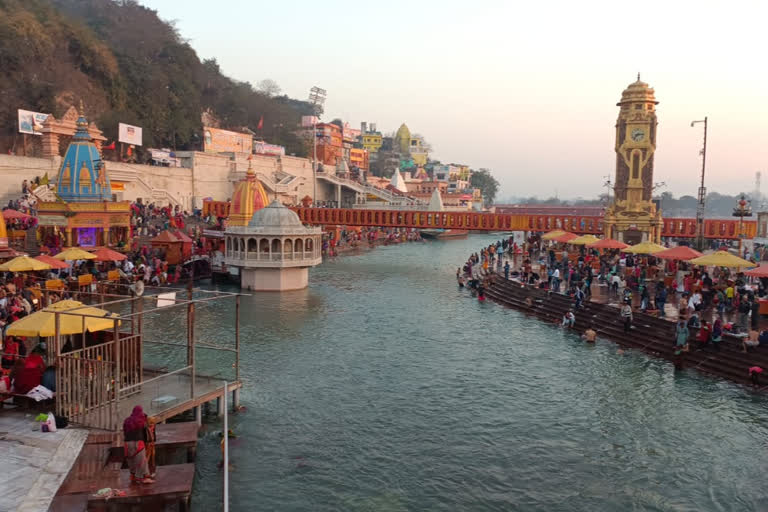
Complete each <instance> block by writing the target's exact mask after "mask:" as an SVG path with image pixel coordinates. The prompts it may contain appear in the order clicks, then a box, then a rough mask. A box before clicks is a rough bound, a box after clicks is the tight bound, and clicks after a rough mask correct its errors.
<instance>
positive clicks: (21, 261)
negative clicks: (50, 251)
mask: <svg viewBox="0 0 768 512" xmlns="http://www.w3.org/2000/svg"><path fill="white" fill-rule="evenodd" d="M50 268H51V266H50V265H49V264H47V263H43V262H42V261H40V260H36V259H35V258H30V257H29V256H16V257H15V258H13V259H12V260H10V261H6V262H5V263H3V264H2V265H0V271H2V272H31V271H33V270H48V269H50Z"/></svg>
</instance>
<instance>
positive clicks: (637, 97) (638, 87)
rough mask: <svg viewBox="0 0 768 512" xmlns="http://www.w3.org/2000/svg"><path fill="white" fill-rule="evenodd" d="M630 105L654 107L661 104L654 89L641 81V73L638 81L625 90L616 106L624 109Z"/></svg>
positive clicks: (638, 75)
mask: <svg viewBox="0 0 768 512" xmlns="http://www.w3.org/2000/svg"><path fill="white" fill-rule="evenodd" d="M630 103H650V104H653V105H658V104H659V102H658V101H656V95H655V93H654V90H653V88H651V87H650V86H649V85H648V84H647V83H645V82H643V81H641V80H640V73H638V74H637V80H636V81H634V82H632V83H631V84H629V85H628V86H627V88H626V89H624V92H622V93H621V101H620V102H618V103H617V104H616V105H617V106H619V107H623V106H626V105H629V104H630Z"/></svg>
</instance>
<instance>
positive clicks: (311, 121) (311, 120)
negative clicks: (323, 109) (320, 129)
mask: <svg viewBox="0 0 768 512" xmlns="http://www.w3.org/2000/svg"><path fill="white" fill-rule="evenodd" d="M317 123H318V119H317V116H301V127H302V128H312V126H314V125H316V124H317Z"/></svg>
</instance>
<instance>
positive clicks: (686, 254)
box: [654, 245, 702, 261]
mask: <svg viewBox="0 0 768 512" xmlns="http://www.w3.org/2000/svg"><path fill="white" fill-rule="evenodd" d="M654 256H656V257H657V258H663V259H665V260H682V261H688V260H692V259H693V258H699V257H701V256H702V254H701V253H700V252H699V251H697V250H695V249H691V248H690V247H688V246H685V245H681V246H678V247H673V248H672V249H666V250H663V251H659V252H657V253H656V254H654Z"/></svg>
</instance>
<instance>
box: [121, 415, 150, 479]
mask: <svg viewBox="0 0 768 512" xmlns="http://www.w3.org/2000/svg"><path fill="white" fill-rule="evenodd" d="M147 430H148V423H147V415H146V414H144V410H143V409H142V408H141V406H140V405H137V406H136V407H134V408H133V412H132V413H131V415H130V416H128V417H127V418H126V419H125V421H124V422H123V435H124V436H125V458H126V460H127V462H128V468H129V469H130V470H131V483H139V484H152V483H155V481H154V480H153V479H152V478H151V477H150V474H149V466H148V461H147V443H148V442H149V438H148V436H147Z"/></svg>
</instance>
